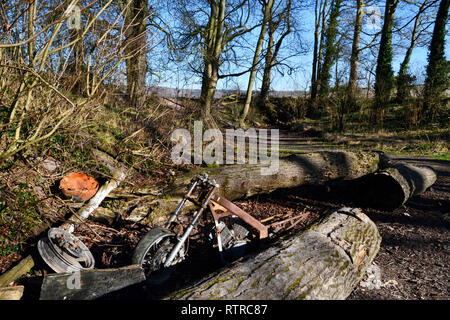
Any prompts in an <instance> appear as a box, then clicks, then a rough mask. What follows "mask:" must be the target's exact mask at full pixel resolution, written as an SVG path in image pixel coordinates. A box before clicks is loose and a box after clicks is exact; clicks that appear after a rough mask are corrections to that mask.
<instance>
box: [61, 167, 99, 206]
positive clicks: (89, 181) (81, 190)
mask: <svg viewBox="0 0 450 320" xmlns="http://www.w3.org/2000/svg"><path fill="white" fill-rule="evenodd" d="M98 186H99V184H98V181H97V180H95V179H94V178H93V177H91V176H88V175H87V174H85V173H83V172H72V173H69V174H67V175H66V176H64V178H62V179H61V181H60V182H59V189H60V190H61V192H62V193H63V194H64V195H65V196H67V197H72V198H73V199H74V200H75V201H86V200H89V199H91V198H92V197H93V196H94V195H95V194H96V193H97V190H98Z"/></svg>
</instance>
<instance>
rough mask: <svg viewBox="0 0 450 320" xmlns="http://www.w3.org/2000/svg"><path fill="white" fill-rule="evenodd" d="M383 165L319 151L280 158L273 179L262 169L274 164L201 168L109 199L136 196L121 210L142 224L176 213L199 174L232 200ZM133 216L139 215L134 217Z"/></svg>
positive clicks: (370, 157)
mask: <svg viewBox="0 0 450 320" xmlns="http://www.w3.org/2000/svg"><path fill="white" fill-rule="evenodd" d="M384 161H385V157H384V155H383V154H380V153H377V152H348V151H321V152H314V153H308V154H304V155H292V156H289V157H286V158H281V159H279V161H278V169H277V170H276V172H275V173H274V174H272V175H264V174H263V172H262V169H267V168H269V167H270V166H271V165H272V166H273V165H274V164H273V163H261V164H255V165H253V164H243V165H241V164H237V165H225V166H220V167H212V168H211V167H208V168H200V169H197V170H193V171H191V172H188V173H186V174H183V175H180V176H177V177H175V178H174V179H173V180H172V181H171V182H170V183H168V184H165V185H151V186H144V187H140V188H130V187H129V186H125V187H120V188H117V189H116V190H114V191H113V192H111V193H110V194H109V195H108V197H110V198H114V197H124V196H126V195H128V196H130V195H134V196H136V197H137V199H132V200H131V201H129V202H128V203H127V204H125V205H124V206H123V208H124V209H125V210H124V211H126V212H128V213H129V215H130V216H132V217H133V221H134V222H138V221H139V222H141V223H143V224H145V223H151V222H153V221H155V220H156V219H158V218H159V217H161V216H165V215H167V214H168V213H170V212H171V211H173V210H175V208H176V207H177V205H178V202H179V201H180V199H181V198H182V197H183V195H184V193H185V192H186V188H187V186H188V185H189V184H190V181H191V179H192V178H193V177H194V176H195V175H196V174H198V173H207V174H208V175H209V176H210V177H211V178H212V179H215V180H216V181H217V183H219V185H220V192H221V194H222V195H223V196H225V197H226V198H227V199H229V200H235V199H242V198H248V197H250V196H253V195H256V194H262V193H270V192H272V191H274V190H276V189H281V188H294V187H298V186H301V185H306V184H313V185H322V184H325V183H327V182H329V181H331V180H336V179H347V180H352V179H356V178H359V177H362V176H364V175H367V174H370V173H374V172H376V171H377V170H378V169H379V167H380V166H381V163H383V162H384ZM188 208H189V206H186V209H188ZM136 212H139V215H138V216H137V214H135V215H134V216H133V213H136ZM149 214H150V215H149ZM145 217H146V219H145V220H142V219H144V218H145ZM125 218H126V217H125Z"/></svg>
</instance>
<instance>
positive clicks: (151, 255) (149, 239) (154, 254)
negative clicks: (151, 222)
mask: <svg viewBox="0 0 450 320" xmlns="http://www.w3.org/2000/svg"><path fill="white" fill-rule="evenodd" d="M177 242H178V238H177V236H176V235H175V234H174V233H172V232H170V231H169V230H166V229H163V228H160V227H155V228H152V229H151V230H150V231H149V232H148V233H146V234H145V236H144V237H143V238H142V239H141V240H140V241H139V243H138V244H137V246H136V248H135V249H134V252H133V256H132V259H131V262H132V264H138V265H140V266H142V268H143V269H144V272H145V276H146V282H147V284H150V285H160V284H162V283H163V282H165V281H167V280H168V279H169V278H170V276H171V275H172V273H173V272H174V271H175V268H176V265H177V264H178V263H179V262H181V261H182V260H183V259H184V247H182V248H181V250H180V251H179V252H178V253H177V255H176V256H175V259H174V261H173V262H172V265H171V266H169V267H167V268H166V267H164V263H165V262H166V260H167V258H168V257H169V255H170V252H171V251H172V249H173V248H174V247H175V245H176V244H177Z"/></svg>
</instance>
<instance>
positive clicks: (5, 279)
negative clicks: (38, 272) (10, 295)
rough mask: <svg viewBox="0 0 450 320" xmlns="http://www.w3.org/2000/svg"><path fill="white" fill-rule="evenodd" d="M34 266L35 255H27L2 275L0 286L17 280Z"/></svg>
mask: <svg viewBox="0 0 450 320" xmlns="http://www.w3.org/2000/svg"><path fill="white" fill-rule="evenodd" d="M33 267H34V260H33V257H32V256H31V255H30V256H27V257H25V258H24V259H22V260H21V261H20V262H19V263H18V264H17V265H16V266H15V267H14V268H12V269H10V270H8V271H6V272H5V273H3V274H2V275H0V287H6V286H7V285H8V284H10V283H11V282H14V281H16V280H17V279H18V278H20V277H21V276H22V275H24V274H25V273H27V272H28V271H30V270H31V268H33Z"/></svg>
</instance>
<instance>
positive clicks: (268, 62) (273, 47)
mask: <svg viewBox="0 0 450 320" xmlns="http://www.w3.org/2000/svg"><path fill="white" fill-rule="evenodd" d="M291 6H292V0H288V1H287V3H286V7H285V8H284V10H283V12H282V13H281V14H280V18H279V19H278V20H277V21H275V20H274V17H273V16H274V13H272V14H271V17H270V19H269V22H268V29H267V34H268V44H267V52H266V55H265V57H264V59H265V64H264V73H263V79H262V85H261V92H260V101H261V102H262V103H263V104H265V103H267V101H268V100H269V91H270V85H271V75H272V68H273V66H274V65H275V61H276V60H277V56H278V52H279V51H280V48H281V45H282V43H283V40H284V39H285V38H286V36H287V35H288V34H290V33H291V31H292V30H291V20H290V19H291ZM283 22H284V23H285V26H286V28H285V29H283V32H282V33H281V35H280V37H279V38H278V41H277V42H276V44H275V32H276V31H277V29H278V28H279V26H280V24H281V23H283Z"/></svg>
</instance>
